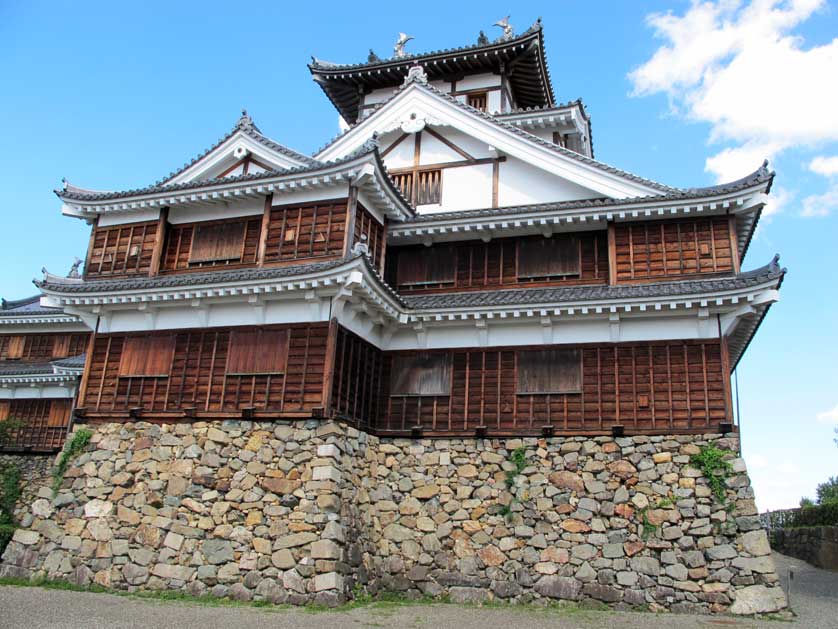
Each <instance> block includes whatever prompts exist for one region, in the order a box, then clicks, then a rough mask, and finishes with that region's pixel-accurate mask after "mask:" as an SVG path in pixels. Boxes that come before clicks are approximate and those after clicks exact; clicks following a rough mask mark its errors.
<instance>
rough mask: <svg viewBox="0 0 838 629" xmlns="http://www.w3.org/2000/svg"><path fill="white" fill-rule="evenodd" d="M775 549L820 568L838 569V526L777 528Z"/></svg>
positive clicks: (774, 541)
mask: <svg viewBox="0 0 838 629" xmlns="http://www.w3.org/2000/svg"><path fill="white" fill-rule="evenodd" d="M773 537H774V539H773V540H772V542H773V546H774V549H775V550H777V551H779V552H781V553H783V554H784V555H789V556H791V557H796V558H797V559H802V560H803V561H806V562H808V563H810V564H812V565H813V566H817V567H818V568H825V569H826V570H838V526H812V527H807V528H799V529H777V530H776V531H774V535H773Z"/></svg>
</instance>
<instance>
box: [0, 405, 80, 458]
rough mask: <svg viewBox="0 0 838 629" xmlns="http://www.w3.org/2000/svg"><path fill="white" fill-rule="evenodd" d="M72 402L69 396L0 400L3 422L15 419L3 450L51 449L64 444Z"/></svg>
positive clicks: (45, 450) (44, 450) (34, 450)
mask: <svg viewBox="0 0 838 629" xmlns="http://www.w3.org/2000/svg"><path fill="white" fill-rule="evenodd" d="M72 404H73V402H72V400H69V399H44V398H42V399H29V400H10V401H8V402H5V403H3V413H2V415H3V416H5V418H4V419H3V420H2V421H12V422H14V428H12V429H11V430H9V435H8V437H9V438H8V442H7V443H6V444H5V446H4V447H3V448H2V450H6V451H20V450H27V451H33V452H52V451H54V450H57V449H59V448H60V447H61V446H63V445H64V439H65V437H66V435H67V428H68V426H69V425H70V413H71V410H72ZM6 412H8V415H7V414H6Z"/></svg>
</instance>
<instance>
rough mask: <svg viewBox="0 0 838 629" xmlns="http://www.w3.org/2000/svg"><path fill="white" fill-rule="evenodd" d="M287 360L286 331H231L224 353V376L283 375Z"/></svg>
mask: <svg viewBox="0 0 838 629" xmlns="http://www.w3.org/2000/svg"><path fill="white" fill-rule="evenodd" d="M287 356H288V332H287V331H285V330H234V331H233V332H231V333H230V348H229V349H228V350H227V375H228V376H236V375H257V374H276V373H284V372H285V363H286V360H287Z"/></svg>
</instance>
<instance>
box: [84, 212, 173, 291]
mask: <svg viewBox="0 0 838 629" xmlns="http://www.w3.org/2000/svg"><path fill="white" fill-rule="evenodd" d="M156 234H157V221H152V222H145V223H129V224H126V225H113V226H111V227H94V228H93V235H92V237H91V240H92V242H91V245H90V249H89V255H88V258H87V263H86V265H85V270H84V277H85V278H87V279H94V278H104V277H125V276H128V275H148V272H149V269H150V268H151V259H152V256H153V253H154V239H155V236H156Z"/></svg>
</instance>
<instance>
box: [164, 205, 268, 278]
mask: <svg viewBox="0 0 838 629" xmlns="http://www.w3.org/2000/svg"><path fill="white" fill-rule="evenodd" d="M242 222H243V223H244V237H243V242H242V249H241V255H240V256H239V257H238V258H231V259H227V260H207V261H203V262H196V261H192V262H190V251H191V250H192V238H193V237H194V234H195V231H196V228H197V227H198V226H201V225H216V224H221V223H225V224H231V225H232V224H234V223H242ZM261 230H262V217H261V216H258V217H247V218H239V219H231V220H229V221H206V222H203V223H184V224H177V225H171V226H170V227H169V229H168V233H167V234H166V242H165V244H164V248H163V256H162V258H163V259H162V262H161V270H163V271H180V270H185V269H203V268H217V267H224V266H231V265H240V264H249V265H255V264H256V260H257V255H258V251H259V236H260V234H261Z"/></svg>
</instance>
